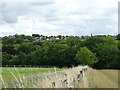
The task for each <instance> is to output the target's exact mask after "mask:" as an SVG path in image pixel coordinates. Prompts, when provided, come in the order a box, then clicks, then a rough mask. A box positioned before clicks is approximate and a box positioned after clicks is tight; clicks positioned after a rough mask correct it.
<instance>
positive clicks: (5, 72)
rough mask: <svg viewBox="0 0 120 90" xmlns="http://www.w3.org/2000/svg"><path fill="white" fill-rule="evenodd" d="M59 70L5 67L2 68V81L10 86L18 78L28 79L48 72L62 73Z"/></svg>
mask: <svg viewBox="0 0 120 90" xmlns="http://www.w3.org/2000/svg"><path fill="white" fill-rule="evenodd" d="M61 70H62V69H59V68H24V67H23V68H19V67H16V68H14V67H3V68H2V74H1V75H2V77H1V78H2V80H3V81H4V84H5V85H6V86H8V85H9V84H11V81H12V80H16V79H18V78H22V77H27V76H30V75H37V74H43V73H48V72H55V71H61Z"/></svg>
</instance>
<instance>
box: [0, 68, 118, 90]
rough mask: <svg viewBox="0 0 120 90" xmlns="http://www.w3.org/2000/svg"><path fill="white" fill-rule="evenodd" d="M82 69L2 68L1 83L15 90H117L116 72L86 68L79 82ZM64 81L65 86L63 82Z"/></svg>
mask: <svg viewBox="0 0 120 90" xmlns="http://www.w3.org/2000/svg"><path fill="white" fill-rule="evenodd" d="M82 68H83V66H78V67H73V68H66V69H65V68H64V69H59V68H13V67H7V68H6V67H4V68H2V83H3V85H4V87H15V88H18V87H19V88H22V87H23V88H26V87H27V88H66V87H72V88H118V70H107V69H105V70H95V69H92V68H88V69H87V71H86V72H85V71H84V74H83V77H82V78H80V82H79V81H78V78H77V76H78V74H79V72H80V71H81V70H82ZM65 80H67V82H68V83H67V84H66V82H63V81H65ZM45 83H46V84H45ZM53 84H54V85H53Z"/></svg>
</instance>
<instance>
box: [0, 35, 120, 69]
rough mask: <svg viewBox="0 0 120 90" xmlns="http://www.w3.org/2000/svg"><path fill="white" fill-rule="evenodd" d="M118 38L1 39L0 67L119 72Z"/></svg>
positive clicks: (119, 36) (44, 37)
mask: <svg viewBox="0 0 120 90" xmlns="http://www.w3.org/2000/svg"><path fill="white" fill-rule="evenodd" d="M119 40H120V34H119V35H117V36H110V35H107V36H106V35H102V36H98V35H97V36H93V35H91V36H81V37H78V36H61V35H59V36H50V37H48V36H43V35H39V34H33V35H32V36H26V35H17V34H16V35H13V36H5V37H2V45H0V46H2V52H1V53H0V54H2V65H40V66H56V67H72V66H77V65H89V66H91V67H93V68H96V69H106V68H108V69H111V68H112V69H119V68H120V42H119Z"/></svg>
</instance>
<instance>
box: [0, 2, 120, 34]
mask: <svg viewBox="0 0 120 90" xmlns="http://www.w3.org/2000/svg"><path fill="white" fill-rule="evenodd" d="M28 1H29V2H28ZM28 1H27V0H26V2H25V0H18V1H16V0H13V1H12V2H11V1H10V0H4V1H3V2H2V1H1V3H0V13H1V15H0V21H1V22H0V36H6V35H13V34H26V35H31V34H33V33H34V34H35V33H36V34H42V35H48V36H50V35H78V36H81V35H90V34H91V33H92V34H93V35H94V34H107V35H108V34H112V35H115V34H117V33H118V1H119V0H33V1H32V0H28Z"/></svg>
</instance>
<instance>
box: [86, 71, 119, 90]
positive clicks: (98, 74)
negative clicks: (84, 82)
mask: <svg viewBox="0 0 120 90" xmlns="http://www.w3.org/2000/svg"><path fill="white" fill-rule="evenodd" d="M87 77H88V82H89V87H90V88H118V70H93V69H89V70H88V76H87Z"/></svg>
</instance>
